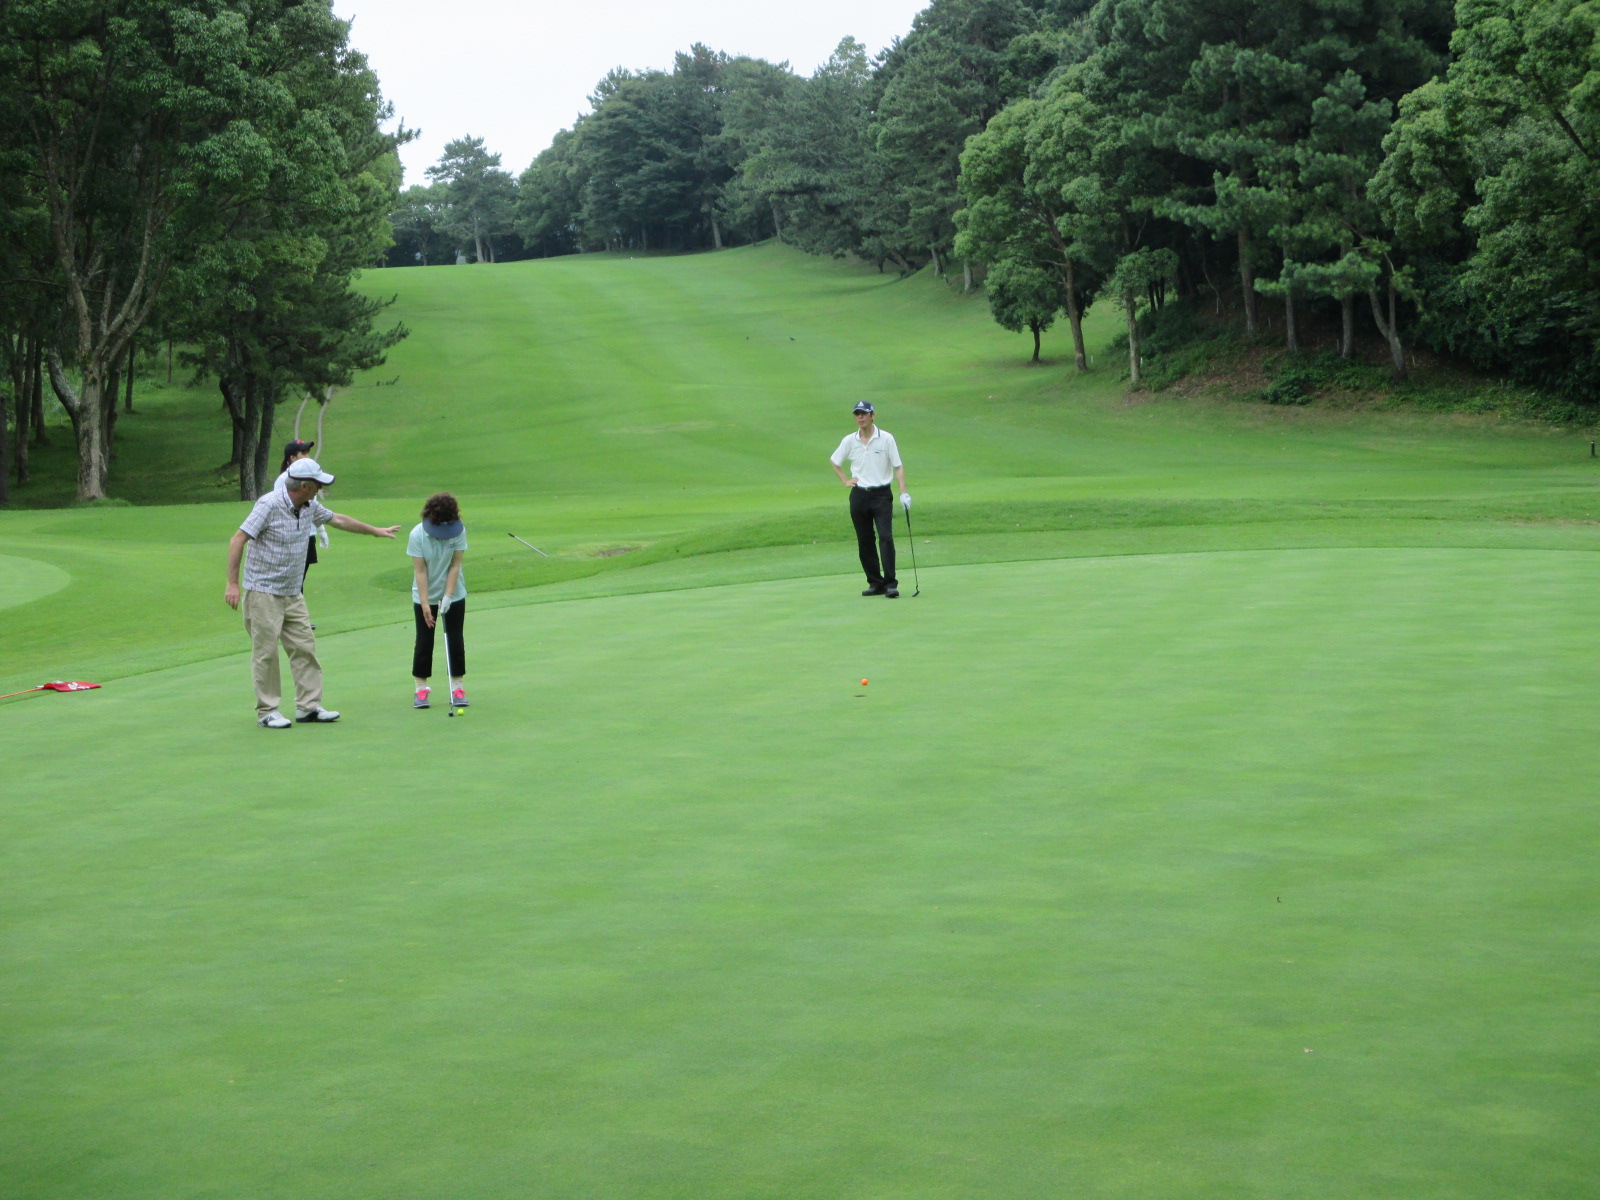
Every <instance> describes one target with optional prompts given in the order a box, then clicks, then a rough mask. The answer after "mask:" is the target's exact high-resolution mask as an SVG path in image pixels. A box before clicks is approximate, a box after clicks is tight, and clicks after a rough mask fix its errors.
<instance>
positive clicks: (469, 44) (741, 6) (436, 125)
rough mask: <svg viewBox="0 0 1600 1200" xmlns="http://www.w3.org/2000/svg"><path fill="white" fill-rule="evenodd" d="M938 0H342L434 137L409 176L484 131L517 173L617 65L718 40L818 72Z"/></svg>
mask: <svg viewBox="0 0 1600 1200" xmlns="http://www.w3.org/2000/svg"><path fill="white" fill-rule="evenodd" d="M928 3H929V0H808V2H807V0H802V2H801V3H789V4H773V3H762V0H685V2H683V3H658V4H652V3H648V2H647V0H564V2H560V3H550V2H549V0H543V2H538V3H532V4H529V3H525V2H523V3H519V2H517V0H448V2H443V3H442V2H441V0H334V11H335V12H337V13H338V14H339V15H340V16H341V17H345V18H347V19H353V20H354V22H355V25H354V28H353V29H352V30H351V34H350V39H351V41H352V42H353V43H354V44H355V46H356V47H357V48H358V49H360V50H361V51H363V52H364V53H365V54H366V55H367V58H368V61H370V62H371V64H372V67H373V69H374V70H375V71H377V73H378V78H379V79H380V80H381V81H382V83H383V93H384V95H385V96H386V97H388V98H389V100H391V101H392V102H393V103H394V107H395V115H396V116H397V117H399V118H400V119H402V120H404V121H405V123H406V125H407V126H408V127H409V128H412V129H418V128H420V129H421V130H422V136H421V137H419V138H418V139H417V140H416V141H414V142H412V143H411V144H410V145H409V146H406V147H404V148H403V149H402V150H401V152H400V154H401V158H402V159H403V161H404V163H405V168H406V179H405V182H406V186H408V187H409V186H410V185H411V184H413V183H426V182H427V180H426V179H424V178H423V175H422V172H423V171H424V170H425V169H426V168H427V167H429V166H431V165H432V164H433V163H435V162H437V161H438V160H439V155H440V153H441V152H442V151H443V150H444V144H445V143H446V142H448V141H451V140H453V139H455V138H458V137H465V136H467V135H468V134H470V135H472V136H473V137H481V138H483V139H484V141H485V142H486V143H487V145H488V148H489V149H490V150H491V151H494V152H497V153H498V154H500V156H501V163H500V165H501V166H502V167H504V168H505V169H506V170H508V171H510V172H511V173H512V174H513V175H520V174H521V173H522V170H523V168H525V167H526V166H527V165H528V164H529V163H531V162H532V161H533V158H534V155H536V154H538V153H539V151H541V150H543V149H544V148H545V147H546V146H548V145H549V144H550V139H551V138H552V137H554V136H555V134H556V133H557V132H558V131H559V130H561V129H564V128H566V127H567V126H569V125H571V124H572V123H573V121H575V120H576V119H577V117H578V114H579V113H581V112H586V111H588V108H589V102H588V99H587V98H588V96H589V93H590V92H592V91H593V90H594V85H595V84H596V83H598V82H599V81H600V78H601V77H602V76H603V75H604V74H605V73H606V72H607V71H609V70H610V69H611V68H612V67H628V68H630V69H637V68H642V67H656V68H660V69H670V68H671V66H672V55H673V53H674V52H675V51H678V50H687V49H688V48H689V47H690V46H691V45H693V44H694V43H695V42H704V43H705V44H706V45H708V46H710V47H711V48H712V49H713V50H725V51H727V52H728V53H729V54H748V55H750V56H751V57H753V58H765V59H767V60H768V61H770V62H783V61H787V62H788V63H789V65H790V66H791V67H792V68H793V69H794V70H795V71H796V72H797V73H798V74H801V75H809V74H811V72H812V71H813V70H815V69H816V67H817V66H818V65H819V64H820V63H822V62H823V61H824V60H826V59H827V57H828V55H830V54H832V53H833V48H834V47H835V46H837V45H838V44H839V40H840V39H841V38H843V37H844V36H845V35H846V34H848V35H850V36H852V37H854V38H855V39H856V40H857V41H859V42H861V43H862V44H863V45H865V46H866V48H867V53H868V54H876V53H877V52H878V51H879V50H881V49H882V48H883V47H884V46H887V45H888V44H889V43H890V42H891V41H893V40H894V39H895V38H896V37H902V36H904V35H905V34H906V33H907V32H908V31H909V30H910V28H911V18H912V17H914V16H916V14H917V13H918V12H920V11H921V10H922V9H923V8H925V7H927V4H928Z"/></svg>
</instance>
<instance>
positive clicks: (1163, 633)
mask: <svg viewBox="0 0 1600 1200" xmlns="http://www.w3.org/2000/svg"><path fill="white" fill-rule="evenodd" d="M850 582H851V581H848V580H842V579H823V580H794V581H783V582H773V583H764V584H754V585H744V586H732V587H724V588H714V589H707V590H700V591H679V592H669V593H658V594H652V595H638V596H623V597H613V598H609V599H602V600H591V601H583V602H569V603H556V604H543V605H526V606H521V607H515V608H503V609H499V610H494V611H490V612H486V613H483V614H477V615H474V616H473V617H472V618H471V621H470V629H471V653H472V655H473V658H472V671H471V675H472V679H473V693H474V695H475V697H476V699H477V703H476V704H475V705H474V706H473V707H472V708H471V709H469V710H468V713H467V715H466V716H464V717H463V718H460V719H451V718H448V717H446V716H445V713H444V711H443V710H442V709H434V710H431V711H429V712H426V713H422V712H414V711H412V710H411V709H410V707H409V696H408V694H407V693H406V690H405V681H404V675H405V661H406V658H407V653H408V648H409V647H408V641H407V637H406V634H405V631H404V630H403V629H402V628H400V627H398V626H395V627H389V628H384V629H373V630H369V631H365V632H362V633H358V634H351V635H347V636H344V637H339V638H334V639H331V640H330V642H329V644H328V646H327V649H326V659H327V669H328V672H329V678H330V688H331V692H330V700H332V701H335V702H337V703H339V704H342V705H343V706H345V708H346V709H347V711H348V712H349V716H348V717H347V718H346V720H344V721H342V722H341V723H340V724H339V725H338V726H335V727H331V728H327V729H319V728H306V727H297V728H295V729H293V730H290V731H288V732H286V733H283V734H278V735H274V736H268V735H266V734H263V733H261V732H260V731H257V730H255V729H253V728H251V727H249V726H248V725H247V724H246V723H245V722H242V721H238V720H231V721H217V720H214V719H210V718H207V717H205V716H204V715H202V714H208V713H217V714H227V713H233V712H235V711H236V710H238V709H239V708H240V707H241V701H245V700H247V682H246V680H245V679H244V678H243V671H242V665H241V663H239V662H238V661H237V659H234V660H230V661H218V662H215V663H210V664H206V665H204V666H201V667H196V668H191V669H187V670H182V671H176V670H175V671H165V672H158V673H154V674H150V675H146V676H143V677H140V678H139V679H137V680H129V681H126V682H125V683H124V684H123V685H122V686H120V687H117V688H114V689H107V690H106V691H104V692H103V693H97V694H93V695H84V696H55V695H50V696H43V697H40V698H38V699H35V700H30V701H29V702H28V704H27V707H25V708H24V707H20V706H19V707H18V708H16V709H15V710H13V711H9V712H7V714H6V721H7V724H8V726H9V729H8V734H9V737H8V741H9V742H10V743H11V744H12V746H13V751H12V752H11V754H10V756H9V757H10V758H11V761H12V763H13V768H14V769H16V768H20V771H21V776H22V777H23V778H27V779H30V780H32V781H34V784H35V786H34V787H32V788H30V789H29V792H28V794H26V795H21V794H13V795H12V796H11V797H10V798H9V799H8V801H7V804H6V813H5V818H6V829H7V835H6V839H5V858H6V863H5V872H4V879H5V885H4V887H5V892H6V896H7V903H6V911H7V913H8V925H9V934H8V944H9V945H10V946H11V947H12V948H13V954H12V956H11V962H10V964H9V969H8V972H7V978H8V984H7V993H8V1004H7V1007H6V1018H5V1019H6V1025H7V1028H8V1030H9V1034H8V1037H7V1054H6V1066H7V1070H6V1076H7V1078H8V1080H9V1081H10V1083H9V1086H8V1088H7V1089H6V1091H5V1093H4V1096H3V1098H0V1130H4V1131H5V1132H4V1133H0V1145H3V1149H4V1154H3V1156H0V1157H3V1160H4V1161H5V1162H6V1163H7V1164H8V1165H7V1167H6V1168H5V1171H6V1173H7V1175H8V1176H9V1178H10V1180H11V1184H12V1188H11V1190H12V1193H13V1194H18V1195H30V1196H45V1195H52V1196H67V1195H73V1196H90V1195H96V1196H98V1195H104V1196H123V1197H133V1196H164V1197H187V1196H212V1195H218V1196H220V1195H228V1196H269V1195H294V1196H300V1197H322V1196H348V1195H362V1196H396V1195H415V1196H441V1195H459V1196H500V1195H505V1196H525V1195H540V1196H552V1197H581V1196H597V1195H649V1196H657V1195H661V1196H684V1197H691V1196H700V1197H714V1196H726V1197H748V1196H770V1197H788V1196H800V1195H829V1196H834V1195H859V1196H881V1195H905V1196H945V1195H948V1196H996V1197H1001V1196H1041V1197H1042V1196H1060V1195H1094V1196H1117V1197H1121V1196H1127V1197H1134V1196H1151V1195H1160V1196H1194V1197H1202V1196H1216V1195H1235V1196H1262V1197H1268V1196H1272V1197H1299V1196H1304V1197H1323V1196H1328V1195H1350V1196H1365V1197H1379V1196H1382V1197H1389V1196H1392V1197H1397V1198H1398V1197H1408V1198H1414V1197H1422V1196H1427V1197H1440V1198H1444V1197H1455V1198H1459V1197H1477V1196H1482V1197H1501V1196H1505V1195H1507V1194H1523V1195H1540V1196H1574V1197H1576V1196H1580V1195H1585V1194H1588V1189H1589V1188H1590V1187H1591V1186H1592V1182H1593V1168H1594V1166H1595V1162H1594V1158H1595V1149H1594V1148H1595V1145H1596V1141H1595V1137H1594V1134H1595V1133H1596V1129H1595V1125H1596V1110H1595V1108H1594V1106H1593V1104H1592V1103H1591V1102H1592V1100H1593V1099H1594V1095H1593V1087H1594V1082H1593V1069H1592V1068H1593V1062H1594V1056H1595V1053H1596V1051H1597V1050H1600V1046H1597V1044H1596V1043H1597V1041H1600V1033H1597V1027H1596V1025H1595V1022H1594V1020H1593V1010H1592V1003H1591V1002H1592V995H1593V993H1592V988H1591V987H1590V986H1589V983H1592V980H1593V978H1594V972H1595V970H1596V968H1597V967H1600V962H1597V955H1596V946H1595V934H1594V931H1595V929H1596V928H1597V927H1600V924H1597V923H1600V911H1597V907H1600V905H1597V898H1596V892H1595V889H1594V886H1593V880H1592V870H1591V868H1592V864H1593V861H1594V856H1595V853H1596V851H1597V850H1600V845H1597V837H1596V829H1595V821H1594V812H1593V806H1592V800H1591V798H1592V787H1591V786H1590V784H1589V780H1591V779H1592V778H1593V777H1594V775H1595V774H1596V772H1597V771H1600V747H1597V745H1596V743H1595V740H1594V738H1593V737H1592V736H1591V735H1592V730H1593V729H1594V727H1595V724H1596V720H1597V718H1600V705H1597V703H1596V700H1595V697H1596V695H1597V694H1600V689H1597V684H1600V679H1597V678H1596V676H1597V670H1596V665H1595V662H1594V655H1593V653H1592V650H1591V648H1590V647H1591V642H1592V629H1591V622H1590V620H1589V619H1588V616H1587V607H1588V606H1587V604H1586V602H1585V601H1586V598H1587V597H1589V596H1591V595H1592V594H1593V593H1594V591H1595V589H1596V588H1597V587H1600V560H1596V559H1595V558H1594V557H1593V556H1590V555H1576V554H1571V553H1537V552H1516V551H1480V552H1470V551H1386V550H1377V551H1371V550H1329V551H1272V552H1263V553H1218V554H1188V555H1178V556H1141V557H1121V558H1111V559H1105V558H1098V559H1082V560H1075V561H1073V560H1065V561H1063V560H1056V561H1041V562H1032V563H1018V564H1009V565H1004V566H989V567H981V568H980V567H971V568H951V569H946V570H941V571H939V572H937V574H936V575H931V576H930V578H929V580H928V581H927V582H928V588H929V591H928V593H927V594H925V595H924V596H923V597H921V598H919V599H918V600H916V601H915V602H912V601H910V600H909V599H907V600H904V601H902V602H901V603H900V604H899V605H898V606H894V605H889V604H885V603H883V602H874V603H870V604H869V603H866V602H863V601H861V600H859V599H858V598H856V597H855V596H854V595H853V593H852V591H851V588H850V586H849V584H850ZM863 677H865V678H867V679H869V680H870V683H869V684H868V685H867V686H866V687H862V686H861V685H860V683H859V680H860V679H861V678H863ZM180 714H187V715H185V716H181V717H180ZM152 721H157V722H164V725H165V727H164V728H162V729H160V730H159V735H158V736H156V734H155V732H154V731H152V728H151V725H152ZM156 742H159V744H160V745H161V747H162V757H160V758H156V757H153V756H148V755H145V754H130V753H129V751H130V748H140V747H148V746H151V745H152V744H153V743H156ZM64 743H65V744H71V745H74V746H76V747H80V748H81V749H80V750H79V751H78V752H77V753H75V754H74V755H73V756H71V757H70V758H67V757H63V756H62V755H60V754H59V753H58V749H59V747H60V746H61V745H62V744H64ZM1583 981H1588V982H1583Z"/></svg>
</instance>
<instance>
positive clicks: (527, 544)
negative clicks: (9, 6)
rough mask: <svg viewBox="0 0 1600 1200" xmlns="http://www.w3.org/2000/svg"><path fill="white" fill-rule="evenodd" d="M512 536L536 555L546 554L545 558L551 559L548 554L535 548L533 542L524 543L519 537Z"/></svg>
mask: <svg viewBox="0 0 1600 1200" xmlns="http://www.w3.org/2000/svg"><path fill="white" fill-rule="evenodd" d="M511 536H512V537H514V538H517V541H519V542H522V544H523V545H524V546H526V547H527V548H528V549H529V550H532V551H533V552H534V553H535V554H544V556H545V557H546V558H549V557H550V556H549V555H548V554H545V553H544V551H543V550H541V549H539V547H537V546H535V545H534V544H533V543H532V542H523V541H522V539H521V538H519V537H517V535H516V534H514V533H513V534H512V535H511Z"/></svg>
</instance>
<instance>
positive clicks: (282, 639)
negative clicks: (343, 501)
mask: <svg viewBox="0 0 1600 1200" xmlns="http://www.w3.org/2000/svg"><path fill="white" fill-rule="evenodd" d="M288 476H289V477H288V479H287V480H285V481H284V486H283V488H281V489H274V490H272V491H270V492H268V493H267V494H266V495H265V496H263V497H261V499H259V500H257V501H256V506H255V507H254V508H252V509H251V510H250V515H249V516H248V517H246V518H245V519H244V523H243V524H242V525H240V526H239V532H238V533H236V534H234V535H233V540H232V541H231V542H229V543H228V587H227V590H226V591H225V592H224V593H223V599H224V600H226V601H227V602H228V605H229V606H230V607H232V608H239V607H240V603H241V600H240V593H239V563H240V561H241V560H244V562H245V568H244V595H243V612H244V627H245V629H246V630H247V631H248V632H249V634H250V647H251V653H250V672H251V674H252V676H254V678H255V685H256V724H257V725H260V726H261V727H262V728H263V729H288V728H289V724H290V722H289V720H288V719H287V718H286V717H285V716H284V715H283V714H282V713H281V712H279V711H278V705H279V703H280V702H281V700H282V676H281V674H280V667H279V663H278V646H279V645H280V644H281V645H282V646H283V648H284V650H285V652H287V654H288V655H289V670H290V673H291V674H293V676H294V696H295V703H294V706H295V720H296V721H304V722H308V723H311V724H327V723H328V722H330V721H337V720H338V719H339V714H338V713H336V712H334V711H333V710H331V709H327V708H323V707H322V664H321V663H319V662H318V661H317V636H316V634H314V633H313V632H312V631H311V614H310V613H309V612H308V611H307V610H306V600H305V597H304V596H303V595H302V594H301V587H302V585H303V583H304V580H305V566H306V539H307V538H309V537H310V536H311V535H312V534H313V533H315V532H316V529H317V527H318V526H319V525H332V526H333V527H334V528H335V529H343V530H344V531H345V532H346V533H365V534H367V535H369V536H371V537H385V538H392V537H393V536H394V535H395V534H396V533H398V532H400V526H398V525H390V526H389V527H388V528H387V529H379V528H378V527H377V526H375V525H367V524H364V523H363V522H361V521H358V520H356V519H355V518H354V517H347V516H344V515H343V514H341V513H336V512H333V511H332V510H331V509H329V508H328V507H327V506H325V505H324V504H323V503H322V502H321V501H319V500H318V499H317V493H318V492H320V491H321V490H322V489H323V488H325V487H327V486H328V485H329V484H330V483H332V482H333V476H332V475H329V474H328V473H327V472H326V471H324V470H323V469H322V468H321V467H320V466H318V465H317V463H316V461H315V460H314V459H310V458H302V459H300V460H298V461H297V462H292V463H290V464H289V471H288ZM246 545H248V546H249V547H250V554H249V557H248V558H246V557H245V546H246Z"/></svg>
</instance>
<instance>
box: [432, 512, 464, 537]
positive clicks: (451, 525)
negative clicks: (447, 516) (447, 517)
mask: <svg viewBox="0 0 1600 1200" xmlns="http://www.w3.org/2000/svg"><path fill="white" fill-rule="evenodd" d="M465 528H466V526H465V525H463V524H462V523H461V518H460V517H457V518H456V519H455V520H454V521H447V522H446V523H445V524H443V525H435V524H434V523H433V522H432V521H428V520H424V521H423V522H422V532H423V533H425V534H427V535H428V536H429V537H431V538H438V539H439V540H440V541H441V542H447V541H449V540H450V539H451V538H453V537H460V536H461V531H462V530H463V529H465Z"/></svg>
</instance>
